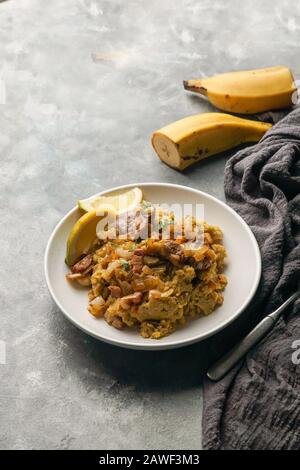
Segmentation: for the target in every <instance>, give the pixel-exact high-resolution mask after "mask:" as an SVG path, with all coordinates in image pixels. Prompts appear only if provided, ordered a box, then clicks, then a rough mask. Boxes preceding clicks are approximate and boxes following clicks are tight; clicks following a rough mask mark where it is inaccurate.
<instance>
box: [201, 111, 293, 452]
mask: <svg viewBox="0 0 300 470" xmlns="http://www.w3.org/2000/svg"><path fill="white" fill-rule="evenodd" d="M264 117H266V116H264ZM269 117H271V118H273V120H274V119H275V120H278V119H280V118H281V117H282V115H281V114H280V113H275V114H272V113H271V114H269ZM224 185H225V195H226V200H227V203H228V204H229V205H230V206H231V207H232V208H233V209H235V210H236V211H237V212H238V213H239V214H240V215H241V216H242V217H243V219H244V220H245V221H246V222H247V223H248V224H249V225H250V227H251V229H252V231H253V232H254V234H255V236H256V239H257V241H258V244H259V246H260V250H261V255H262V261H263V273H262V279H261V283H260V286H259V289H258V292H257V295H256V298H255V299H254V302H253V303H252V304H251V306H250V308H249V309H248V312H246V313H245V314H243V315H242V318H241V319H240V323H239V325H242V326H243V328H239V331H237V328H235V330H234V329H233V330H232V329H231V331H234V334H232V333H231V337H232V341H231V345H233V344H234V343H235V342H236V341H237V339H239V333H240V332H241V331H243V334H244V333H245V332H246V331H248V330H249V329H250V328H252V327H253V325H254V324H256V323H257V322H258V321H259V320H260V319H261V318H262V316H264V315H266V314H267V313H270V312H271V311H272V310H273V309H274V308H275V307H277V306H279V305H280V304H281V303H282V302H283V301H284V300H285V299H286V298H287V296H288V295H289V294H290V293H292V292H293V291H294V290H295V289H296V286H297V282H298V280H299V281H300V108H299V107H297V108H295V109H294V110H293V111H292V112H290V113H289V114H288V115H287V116H286V117H284V118H283V119H281V120H280V121H279V122H278V123H277V124H275V125H274V127H273V128H272V129H271V130H270V131H268V132H267V134H266V135H265V136H264V137H263V139H262V140H261V141H260V142H259V143H258V144H256V145H254V146H252V147H248V148H246V149H243V150H241V151H239V152H238V153H236V154H235V155H234V156H233V157H231V158H230V159H229V161H228V162H227V164H226V168H225V183H224ZM241 276H247V272H244V273H241ZM225 295H226V293H225ZM299 314H300V301H296V302H295V304H294V306H293V307H292V308H291V309H290V311H289V314H288V316H287V317H285V318H283V319H281V320H280V321H279V322H278V323H277V325H276V326H275V328H274V330H273V331H272V332H271V333H270V334H269V335H268V336H267V337H266V338H265V339H264V340H263V341H262V342H261V343H260V344H259V345H258V346H257V347H256V348H255V349H254V350H252V351H251V352H250V353H249V354H248V355H247V357H246V358H245V360H244V361H242V363H241V364H239V366H237V367H236V368H235V369H234V370H233V371H231V372H230V373H229V374H228V375H227V376H226V377H224V379H223V380H221V381H220V382H217V383H213V382H210V381H209V380H206V381H205V384H204V411H203V448H204V449H300V364H297V362H298V361H299V359H300V353H299V354H298V353H297V343H296V341H298V349H299V351H300V315H299ZM243 318H244V320H243ZM243 322H244V323H243ZM245 326H246V327H245ZM225 334H226V332H225ZM223 338H225V336H223ZM218 341H219V343H222V337H221V340H220V338H219V339H218ZM228 345H229V344H228V341H227V347H228ZM297 359H298V360H297Z"/></svg>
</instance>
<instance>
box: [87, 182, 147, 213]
mask: <svg viewBox="0 0 300 470" xmlns="http://www.w3.org/2000/svg"><path fill="white" fill-rule="evenodd" d="M142 199H143V193H142V191H141V190H140V189H139V188H133V189H130V190H129V191H126V192H124V193H122V194H118V195H116V196H96V197H91V198H88V199H82V200H80V201H78V207H79V208H80V209H82V210H84V211H85V212H97V213H98V214H100V213H102V212H111V213H115V214H122V213H123V212H129V211H132V210H134V209H136V208H137V206H138V205H139V204H140V203H141V201H142Z"/></svg>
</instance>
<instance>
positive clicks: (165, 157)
mask: <svg viewBox="0 0 300 470" xmlns="http://www.w3.org/2000/svg"><path fill="white" fill-rule="evenodd" d="M270 127H272V126H271V124H268V123H266V122H258V121H250V120H249V119H242V118H239V117H236V116H231V115H230V114H223V113H204V114H196V115H194V116H189V117H186V118H184V119H181V120H180V121H176V122H173V123H172V124H169V125H168V126H166V127H163V128H162V129H160V130H158V131H156V132H154V133H153V135H152V145H153V147H154V150H155V151H156V153H157V155H158V156H159V158H160V159H161V160H162V161H163V162H165V163H166V164H167V165H169V166H171V167H173V168H176V169H177V170H183V169H184V168H186V167H188V166H190V165H192V164H193V163H195V162H198V161H199V160H202V159H204V158H207V157H209V156H210V155H215V154H216V153H220V152H224V151H225V150H228V149H230V148H233V147H236V146H237V145H240V144H243V143H245V142H257V141H259V140H260V139H261V137H262V136H263V135H264V133H265V132H266V131H267V130H268V129H270Z"/></svg>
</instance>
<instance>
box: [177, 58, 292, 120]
mask: <svg viewBox="0 0 300 470" xmlns="http://www.w3.org/2000/svg"><path fill="white" fill-rule="evenodd" d="M183 86H184V88H185V89H186V90H189V91H194V92H196V93H200V94H201V95H204V96H207V98H208V100H209V101H210V102H211V103H212V104H213V105H214V106H216V108H219V109H222V110H223V111H228V112H231V113H240V114H253V113H260V112H263V111H269V110H273V109H281V108H288V107H290V106H292V105H293V104H295V102H296V101H297V88H296V86H295V83H294V77H293V74H292V72H291V70H290V69H289V68H288V67H284V66H282V65H279V66H277V67H269V68H265V69H257V70H246V71H242V72H230V73H223V74H220V75H215V76H214V77H209V78H204V79H203V80H187V81H184V82H183Z"/></svg>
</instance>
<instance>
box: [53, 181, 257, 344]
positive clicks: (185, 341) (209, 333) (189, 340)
mask: <svg viewBox="0 0 300 470" xmlns="http://www.w3.org/2000/svg"><path fill="white" fill-rule="evenodd" d="M140 186H141V187H146V186H163V187H169V188H170V189H172V188H177V189H178V188H179V189H184V190H188V191H190V192H192V193H195V194H197V195H200V196H204V197H205V198H208V199H210V200H212V201H214V202H216V203H218V204H220V205H221V206H223V208H225V209H226V210H229V212H231V214H232V215H233V216H234V217H235V218H237V219H238V220H239V221H240V222H241V223H242V225H243V226H244V228H245V229H246V231H247V232H248V235H249V236H250V239H251V241H252V244H253V246H254V251H255V260H256V266H257V270H256V277H255V282H254V283H253V286H252V289H251V290H250V293H249V294H248V296H247V298H246V299H245V301H244V303H243V304H242V305H241V307H240V308H239V309H238V311H237V312H236V313H235V315H232V316H230V317H229V318H228V319H227V320H225V321H224V322H223V323H221V324H220V325H219V326H218V327H214V328H212V329H210V330H209V331H207V332H206V333H204V334H201V335H199V334H198V335H195V336H191V337H189V338H186V339H183V340H179V341H178V340H174V341H171V342H168V343H165V344H163V343H161V342H160V341H161V340H159V341H157V343H151V344H150V343H149V344H141V343H135V342H132V341H123V340H118V339H113V338H107V337H104V336H103V335H101V334H99V333H98V334H97V333H95V332H94V331H93V330H91V329H90V328H88V327H85V326H82V325H81V324H80V323H79V322H77V321H76V320H75V319H74V318H73V317H72V316H71V315H69V313H68V312H67V311H66V310H65V309H64V308H63V306H62V305H61V304H60V301H59V300H58V299H57V297H56V295H55V293H54V291H53V289H52V285H51V282H50V277H49V270H48V268H49V263H48V260H49V252H50V249H51V244H52V242H53V240H54V238H55V235H56V233H57V232H58V230H59V229H60V227H61V226H62V225H63V224H64V222H65V220H66V219H67V218H68V217H69V216H70V215H71V214H72V213H73V212H75V211H76V210H77V206H75V207H73V208H72V209H71V210H69V211H68V212H67V213H66V214H65V215H64V216H63V217H62V218H61V219H60V221H59V222H58V223H57V224H56V225H55V227H54V229H53V230H52V232H51V234H50V237H49V239H48V242H47V245H46V250H45V255H44V274H45V278H46V284H47V287H48V291H49V293H50V296H51V297H52V300H53V301H54V303H55V304H56V305H57V307H58V308H59V309H60V311H61V312H62V313H63V314H64V316H65V317H66V318H67V319H68V320H69V321H70V322H71V323H72V324H73V325H75V326H76V327H77V328H79V329H80V330H81V331H83V332H84V333H87V334H88V335H90V336H92V337H94V338H96V339H98V340H100V341H104V342H105V343H108V344H111V345H114V346H119V347H122V348H126V349H136V350H164V349H175V348H180V347H184V346H188V345H190V344H194V343H197V342H200V341H203V340H204V339H206V338H209V337H210V336H213V335H215V334H216V333H218V332H219V331H221V330H223V329H224V328H226V327H227V326H228V325H230V324H231V323H232V322H233V321H234V320H236V319H237V318H238V317H239V316H240V315H241V314H242V313H243V311H244V310H245V309H246V308H247V306H248V305H249V304H250V302H251V300H252V299H253V297H254V295H255V292H256V290H257V288H258V285H259V282H260V279H261V273H262V261H261V253H260V249H259V246H258V243H257V240H256V238H255V236H254V234H253V232H252V230H251V229H250V227H249V225H248V224H247V223H246V222H245V220H244V219H243V218H242V217H241V216H240V215H239V214H238V213H237V212H236V211H235V210H234V209H232V208H231V207H230V206H229V205H228V204H226V203H225V202H223V201H221V200H220V199H218V198H216V197H215V196H212V195H211V194H208V193H206V192H205V191H201V190H199V189H195V188H191V187H189V186H185V185H182V184H176V183H162V182H139V183H130V184H125V185H120V186H116V187H113V188H110V189H105V190H103V191H100V192H99V193H96V194H94V195H92V196H89V197H94V196H100V195H105V194H108V193H110V192H113V191H119V190H123V189H124V190H125V189H130V188H132V187H140Z"/></svg>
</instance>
